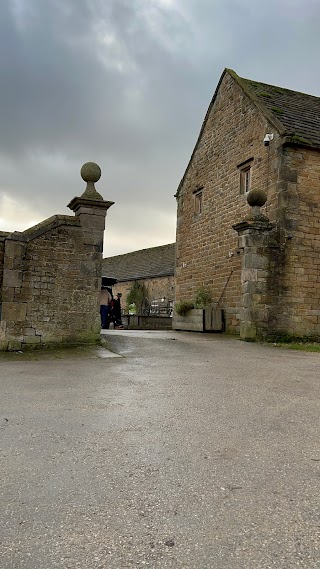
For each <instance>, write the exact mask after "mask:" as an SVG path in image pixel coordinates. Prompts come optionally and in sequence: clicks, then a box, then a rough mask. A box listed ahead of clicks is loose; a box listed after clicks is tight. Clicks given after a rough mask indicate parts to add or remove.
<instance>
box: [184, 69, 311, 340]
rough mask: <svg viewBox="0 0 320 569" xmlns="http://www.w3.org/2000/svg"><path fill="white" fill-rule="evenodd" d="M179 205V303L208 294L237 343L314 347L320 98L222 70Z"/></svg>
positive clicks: (186, 175)
mask: <svg viewBox="0 0 320 569" xmlns="http://www.w3.org/2000/svg"><path fill="white" fill-rule="evenodd" d="M252 190H255V192H254V193H253V198H252V199H251V198H249V204H250V205H251V206H253V207H252V209H250V205H249V204H248V202H247V198H248V196H250V194H251V191H252ZM251 197H252V194H251ZM176 198H177V239H176V272H175V274H176V282H175V286H176V288H175V299H176V300H177V301H181V300H189V301H192V300H193V298H194V297H195V295H196V294H197V290H199V288H200V287H202V289H203V288H205V289H206V290H208V291H209V292H210V294H211V295H212V297H213V304H214V305H215V306H217V305H219V307H221V308H222V309H223V313H224V320H225V327H226V331H227V332H230V333H238V332H240V334H241V337H242V338H243V339H248V340H249V339H250V340H254V339H256V338H259V337H266V336H272V335H274V334H276V335H283V334H285V335H290V336H296V337H302V336H303V337H309V338H319V337H320V99H319V98H318V97H313V96H311V95H307V94H303V93H298V92H295V91H291V90H289V89H285V88H283V87H277V86H273V85H268V84H264V83H260V82H256V81H251V80H248V79H243V78H240V77H239V76H238V75H237V74H236V73H235V72H234V71H231V70H228V69H226V70H225V71H224V72H223V74H222V76H221V79H220V81H219V84H218V86H217V89H216V91H215V93H214V96H213V99H212V101H211V102H210V105H209V108H208V111H207V114H206V117H205V119H204V122H203V124H202V127H201V130H200V134H199V137H198V140H197V142H196V145H195V148H194V150H193V153H192V156H191V158H190V161H189V164H188V166H187V169H186V171H185V173H184V176H183V178H182V180H181V183H180V185H179V188H178V191H177V194H176ZM260 207H261V210H260Z"/></svg>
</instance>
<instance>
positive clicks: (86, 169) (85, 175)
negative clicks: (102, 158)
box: [80, 162, 101, 184]
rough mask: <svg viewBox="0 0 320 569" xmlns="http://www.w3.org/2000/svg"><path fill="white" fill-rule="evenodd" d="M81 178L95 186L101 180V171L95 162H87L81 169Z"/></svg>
mask: <svg viewBox="0 0 320 569" xmlns="http://www.w3.org/2000/svg"><path fill="white" fill-rule="evenodd" d="M80 174H81V178H82V179H83V180H84V181H85V182H87V183H88V182H91V183H92V184H94V183H95V182H97V181H98V180H100V178H101V169H100V166H98V164H96V163H95V162H86V163H85V164H84V165H83V166H82V168H81V172H80Z"/></svg>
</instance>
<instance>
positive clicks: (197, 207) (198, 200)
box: [193, 188, 203, 215]
mask: <svg viewBox="0 0 320 569" xmlns="http://www.w3.org/2000/svg"><path fill="white" fill-rule="evenodd" d="M202 190H203V188H200V189H199V190H196V191H195V192H194V194H193V195H194V213H195V214H196V215H199V214H200V213H201V212H202V205H203V195H202Z"/></svg>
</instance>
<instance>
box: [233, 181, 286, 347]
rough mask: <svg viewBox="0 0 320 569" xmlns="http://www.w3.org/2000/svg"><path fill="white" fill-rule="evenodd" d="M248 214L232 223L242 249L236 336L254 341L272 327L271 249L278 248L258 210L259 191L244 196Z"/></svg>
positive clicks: (273, 280)
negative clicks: (239, 306)
mask: <svg viewBox="0 0 320 569" xmlns="http://www.w3.org/2000/svg"><path fill="white" fill-rule="evenodd" d="M247 201H248V204H249V205H250V206H251V207H252V209H251V213H250V215H249V216H248V217H247V218H246V219H245V220H243V221H240V222H239V223H236V224H235V225H233V226H232V227H233V229H235V230H236V231H237V232H238V235H239V241H238V247H239V249H241V250H242V251H243V257H242V267H241V287H242V299H241V310H240V338H241V339H242V340H247V341H255V340H257V339H263V338H265V337H267V336H269V335H270V334H271V333H272V332H273V331H274V330H273V326H274V325H275V310H276V307H277V290H276V284H277V267H275V261H274V259H275V255H274V251H276V252H277V251H279V244H278V241H277V240H276V239H275V235H274V231H273V230H275V225H274V224H272V223H270V221H269V220H268V218H267V217H266V216H265V215H263V214H262V213H261V210H260V207H262V206H263V205H264V204H265V203H266V201H267V195H266V193H265V192H264V191H263V190H251V191H250V192H249V193H248V196H247Z"/></svg>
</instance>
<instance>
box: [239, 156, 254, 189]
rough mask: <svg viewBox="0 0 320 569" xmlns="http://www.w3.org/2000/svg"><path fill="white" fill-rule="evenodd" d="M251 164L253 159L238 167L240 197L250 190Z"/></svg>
mask: <svg viewBox="0 0 320 569" xmlns="http://www.w3.org/2000/svg"><path fill="white" fill-rule="evenodd" d="M252 164H253V159H252V158H251V159H250V160H246V161H245V162H244V163H242V164H239V166H238V170H239V172H240V194H242V195H246V194H247V193H248V192H250V190H251V179H252Z"/></svg>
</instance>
